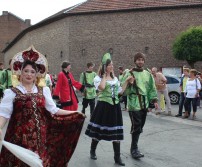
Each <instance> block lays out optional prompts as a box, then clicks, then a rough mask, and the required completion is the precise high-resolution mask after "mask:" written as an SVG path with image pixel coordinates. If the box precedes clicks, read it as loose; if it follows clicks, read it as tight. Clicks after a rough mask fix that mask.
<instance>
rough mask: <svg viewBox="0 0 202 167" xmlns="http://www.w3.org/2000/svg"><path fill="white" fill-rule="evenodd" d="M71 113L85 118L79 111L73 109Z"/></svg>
mask: <svg viewBox="0 0 202 167" xmlns="http://www.w3.org/2000/svg"><path fill="white" fill-rule="evenodd" d="M72 114H78V115H82V117H84V118H86V115H85V114H83V113H82V112H79V111H74V112H72Z"/></svg>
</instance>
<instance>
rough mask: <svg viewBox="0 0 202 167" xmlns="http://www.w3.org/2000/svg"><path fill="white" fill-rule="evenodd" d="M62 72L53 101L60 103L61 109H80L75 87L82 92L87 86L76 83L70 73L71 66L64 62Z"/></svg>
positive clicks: (59, 75)
mask: <svg viewBox="0 0 202 167" xmlns="http://www.w3.org/2000/svg"><path fill="white" fill-rule="evenodd" d="M61 67H62V71H61V72H60V73H59V74H58V80H57V84H56V87H55V89H54V93H53V99H55V100H57V101H60V104H61V108H63V109H64V110H70V111H74V110H77V109H78V102H79V101H78V99H77V96H76V93H75V91H74V87H75V88H76V89H77V90H80V91H81V92H83V91H84V88H85V86H84V85H82V84H81V83H80V82H78V81H76V80H75V79H74V77H73V75H72V74H71V72H70V69H71V64H70V63H69V62H67V61H64V62H63V63H62V65H61Z"/></svg>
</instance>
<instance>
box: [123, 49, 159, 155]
mask: <svg viewBox="0 0 202 167" xmlns="http://www.w3.org/2000/svg"><path fill="white" fill-rule="evenodd" d="M134 63H135V68H133V69H132V70H130V71H129V72H127V73H126V75H125V76H124V80H125V83H124V84H123V87H122V88H123V90H125V91H124V92H125V93H126V95H127V96H128V111H129V116H130V119H131V123H132V126H131V135H132V142H131V149H130V151H131V155H132V157H133V158H135V159H139V158H141V157H144V154H142V153H141V152H140V151H139V149H138V141H139V136H140V133H142V132H143V127H144V124H145V121H146V116H147V112H148V107H149V102H152V103H154V105H155V108H158V103H157V92H156V87H155V82H154V79H153V77H152V74H151V73H150V72H148V71H147V70H144V69H143V67H144V64H145V55H144V54H143V53H137V54H135V56H134Z"/></svg>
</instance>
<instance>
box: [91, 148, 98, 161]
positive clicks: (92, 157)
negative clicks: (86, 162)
mask: <svg viewBox="0 0 202 167" xmlns="http://www.w3.org/2000/svg"><path fill="white" fill-rule="evenodd" d="M90 158H91V159H94V160H96V159H97V156H96V154H95V151H92V150H91V151H90Z"/></svg>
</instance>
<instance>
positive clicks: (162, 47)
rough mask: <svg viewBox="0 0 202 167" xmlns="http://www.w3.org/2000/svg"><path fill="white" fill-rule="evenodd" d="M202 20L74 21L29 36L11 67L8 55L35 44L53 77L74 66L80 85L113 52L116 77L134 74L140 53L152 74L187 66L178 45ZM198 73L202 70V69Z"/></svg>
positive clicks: (111, 16)
mask: <svg viewBox="0 0 202 167" xmlns="http://www.w3.org/2000/svg"><path fill="white" fill-rule="evenodd" d="M201 18H202V10H201V8H193V9H191V8H189V9H169V10H156V11H154V10H152V11H138V12H127V13H108V14H107V13H102V14H92V15H78V16H70V17H66V18H64V19H62V20H59V21H57V22H54V23H51V24H49V25H46V26H43V27H41V28H38V29H36V30H33V31H31V32H29V33H28V34H26V35H25V36H24V37H23V38H22V39H21V40H19V41H18V43H16V44H15V45H14V46H13V47H12V48H11V49H9V50H8V51H7V52H6V53H5V61H6V62H8V57H9V56H7V55H14V54H15V53H17V52H18V51H20V50H23V49H25V48H27V47H28V46H29V45H30V44H34V45H35V47H36V49H37V50H39V51H40V52H42V53H43V54H46V55H47V58H48V61H49V64H50V73H53V74H57V73H58V72H59V71H60V64H61V62H62V61H63V60H69V61H70V62H71V63H72V71H73V74H74V76H75V78H76V79H78V78H79V75H80V73H81V72H82V71H83V70H84V69H85V68H86V63H87V62H89V61H93V62H95V63H96V68H98V66H99V63H100V61H101V57H102V55H103V54H104V53H105V52H106V51H108V50H109V48H112V51H113V62H114V66H115V71H116V72H117V70H116V69H117V68H118V66H119V65H123V66H124V67H125V68H131V67H132V66H133V55H134V54H135V52H138V51H140V52H144V53H145V54H146V56H147V60H146V67H148V68H151V67H152V66H156V67H158V68H160V67H172V66H183V65H185V64H186V65H187V63H186V62H184V61H177V60H176V59H174V57H173V56H172V51H171V46H172V42H173V41H174V39H175V38H176V35H178V34H179V33H180V32H181V31H184V30H186V29H187V28H189V27H190V26H199V25H202V20H201ZM61 51H62V52H63V57H61V56H60V52H61ZM10 57H11V56H10ZM196 68H197V69H200V68H201V67H200V63H197V64H196ZM200 70H202V69H200Z"/></svg>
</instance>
